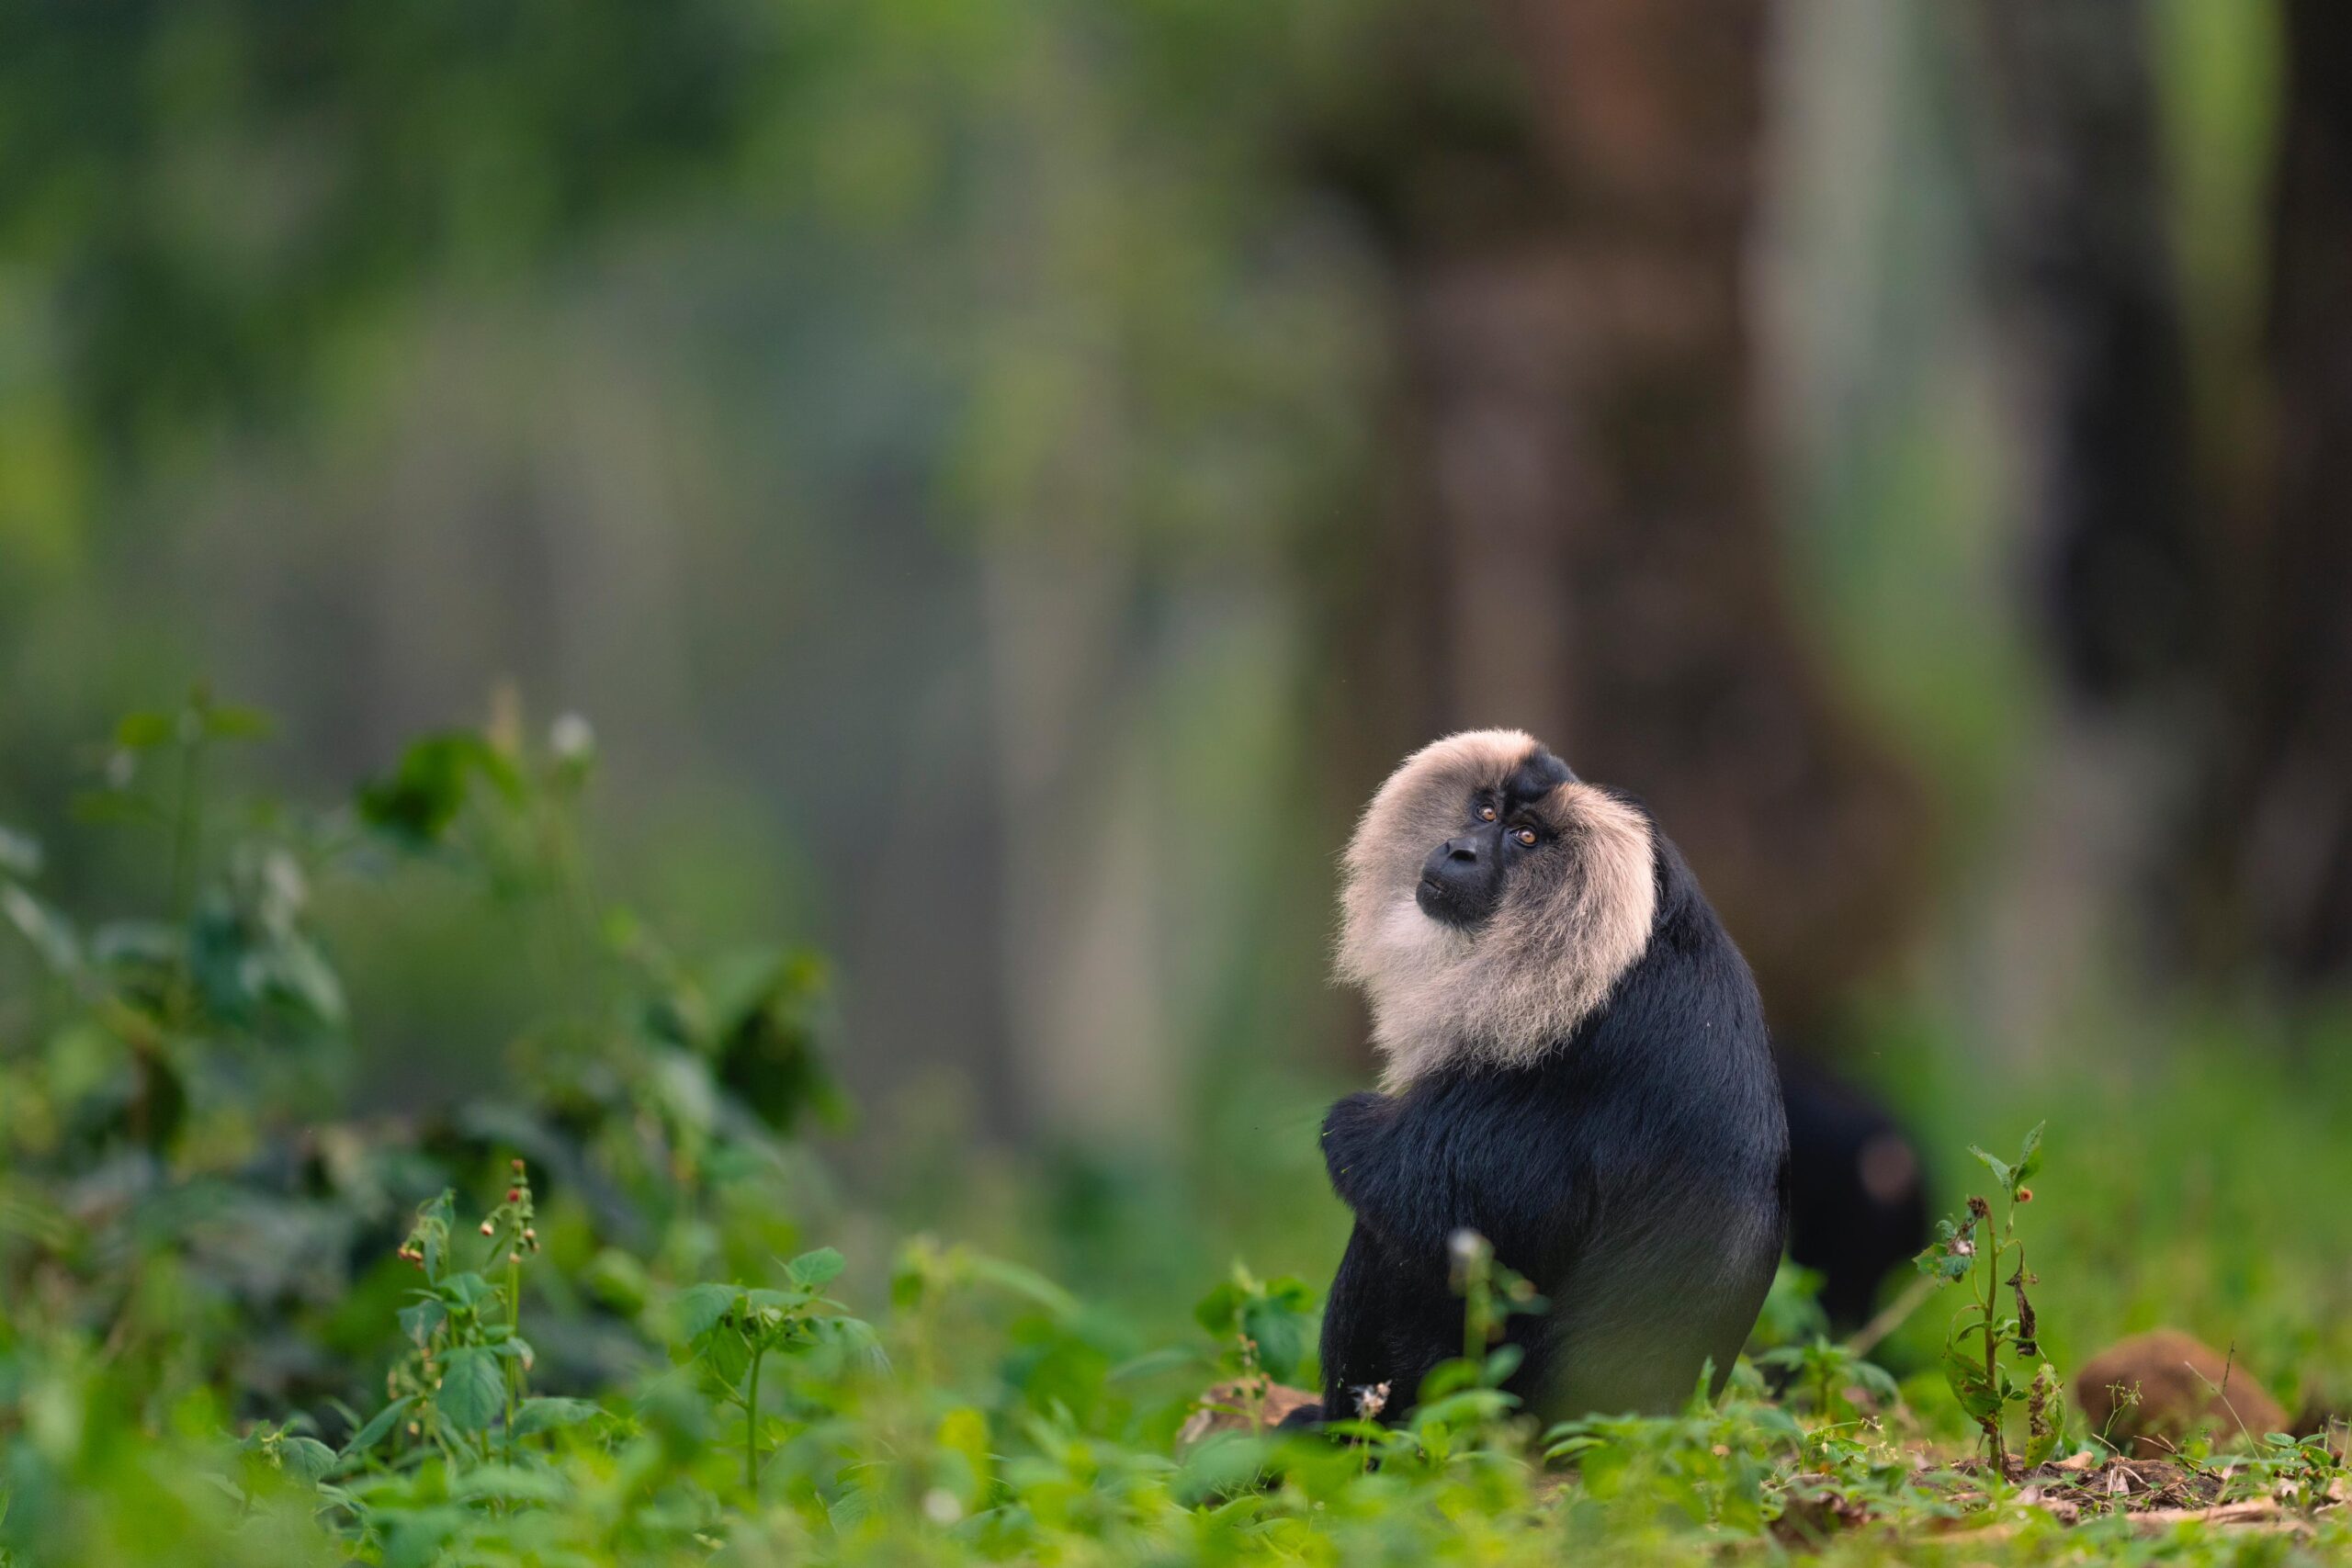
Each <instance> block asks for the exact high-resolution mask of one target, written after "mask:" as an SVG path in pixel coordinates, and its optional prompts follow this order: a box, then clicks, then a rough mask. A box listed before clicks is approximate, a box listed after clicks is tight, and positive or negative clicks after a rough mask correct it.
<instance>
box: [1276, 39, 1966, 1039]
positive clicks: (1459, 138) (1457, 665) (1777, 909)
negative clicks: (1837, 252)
mask: <svg viewBox="0 0 2352 1568" xmlns="http://www.w3.org/2000/svg"><path fill="white" fill-rule="evenodd" d="M1767 9H1768V8H1767V6H1765V5H1764V4H1763V3H1762V0H1733V3H1727V0H1498V3H1497V4H1495V5H1494V6H1492V7H1491V8H1490V9H1488V10H1487V11H1484V12H1480V13H1472V14H1470V19H1469V20H1468V21H1466V22H1465V21H1464V16H1463V14H1462V13H1459V12H1453V11H1447V12H1444V13H1443V14H1442V15H1430V14H1427V13H1424V14H1421V15H1420V16H1419V17H1418V18H1417V23H1418V25H1416V26H1412V27H1399V28H1397V29H1396V31H1395V32H1394V33H1393V34H1392V35H1390V36H1389V37H1388V39H1387V40H1386V43H1387V50H1388V56H1387V61H1386V68H1385V72H1384V73H1382V74H1381V76H1380V78H1379V81H1380V84H1381V90H1380V91H1378V92H1374V93H1366V94H1363V95H1362V99H1361V101H1362V103H1363V106H1364V107H1363V109H1362V110H1361V113H1360V116H1359V117H1358V118H1349V117H1347V116H1344V115H1342V116H1340V117H1339V118H1338V119H1337V121H1336V122H1335V123H1334V124H1333V125H1331V126H1329V127H1327V128H1326V135H1325V138H1324V140H1323V141H1322V142H1321V143H1320V145H1319V147H1318V152H1320V153H1321V155H1322V156H1323V158H1324V160H1325V163H1326V168H1327V172H1328V173H1329V175H1330V176H1331V177H1332V178H1333V179H1334V181H1335V182H1336V183H1338V184H1339V185H1340V186H1341V187H1342V188H1344V189H1345V190H1347V191H1348V192H1349V193H1351V196H1352V197H1355V198H1356V200H1357V201H1358V202H1359V203H1360V204H1361V205H1362V206H1363V209H1365V210H1367V211H1368V212H1369V213H1370V214H1371V215H1372V217H1373V219H1374V222H1375V223H1376V224H1377V226H1378V229H1379V231H1380V233H1381V234H1382V236H1383V238H1384V241H1385V245H1386V247H1387V251H1388V254H1389V256H1390V260H1391V265H1392V266H1393V269H1394V276H1395V278H1396V287H1397V332H1398V341H1399V354H1400V358H1401V368H1402V376H1403V379H1404V383H1405V396H1404V400H1403V406H1402V407H1401V408H1400V409H1399V410H1398V412H1397V423H1398V431H1397V444H1398V449H1399V451H1400V453H1401V455H1402V456H1401V460H1402V464H1403V466H1404V467H1405V468H1406V469H1407V470H1408V475H1409V476H1410V479H1409V484H1408V493H1407V494H1405V495H1404V496H1403V497H1401V498H1400V500H1399V504H1398V505H1397V508H1396V515H1395V516H1394V517H1393V518H1391V519H1390V520H1389V531H1388V533H1387V535H1386V536H1385V540H1384V548H1385V556H1382V557H1380V559H1381V562H1382V564H1381V565H1380V567H1379V568H1377V569H1376V570H1370V571H1367V572H1366V573H1365V574H1364V576H1363V583H1362V595H1361V597H1360V599H1359V601H1358V603H1357V604H1356V607H1355V613H1354V614H1353V615H1352V616H1351V621H1352V624H1353V626H1354V628H1355V646H1354V647H1353V648H1352V649H1350V650H1349V652H1348V653H1347V654H1346V655H1345V658H1346V662H1347V665H1348V667H1350V668H1353V669H1363V668H1367V667H1375V668H1379V667H1385V671H1387V672H1389V673H1391V674H1395V673H1403V674H1407V675H1408V676H1409V677H1411V681H1412V682H1415V683H1408V684H1403V685H1399V686H1398V687H1397V689H1399V690H1408V691H1409V690H1416V689H1418V691H1419V703H1418V705H1417V707H1416V708H1415V709H1412V710H1408V711H1393V712H1383V713H1376V714H1357V715H1354V716H1353V720H1352V721H1353V722H1356V723H1360V724H1363V725H1364V726H1366V727H1368V728H1369V729H1370V730H1371V731H1372V733H1371V734H1370V735H1368V736H1366V737H1364V738H1363V739H1362V740H1361V741H1360V742H1359V744H1357V745H1355V746H1352V747H1351V748H1350V749H1349V750H1350V752H1351V765H1354V764H1355V763H1363V764H1366V765H1364V766H1363V777H1365V778H1371V777H1376V776H1377V772H1378V764H1377V763H1375V762H1373V761H1371V757H1368V756H1366V753H1367V752H1369V753H1371V755H1372V756H1374V757H1377V758H1378V759H1380V760H1381V761H1388V760H1393V759H1394V758H1395V757H1397V756H1398V755H1401V754H1402V752H1403V751H1404V750H1407V749H1408V748H1409V747H1410V746H1411V745H1413V744H1416V743H1418V742H1419V740H1422V739H1427V738H1429V737H1430V735H1432V734H1435V733H1438V732H1440V731H1442V730H1444V729H1448V728H1461V727H1464V726H1471V725H1489V724H1501V725H1517V726H1521V727H1523V728H1528V729H1531V730H1532V731H1534V732H1535V733H1537V734H1538V735H1540V736H1542V737H1543V738H1544V739H1546V740H1548V741H1549V742H1551V743H1552V744H1553V745H1554V746H1555V747H1556V748H1558V749H1559V750H1560V751H1561V753H1562V755H1563V756H1564V757H1566V759H1567V761H1569V763H1570V764H1571V765H1572V766H1573V767H1575V768H1576V769H1577V771H1578V772H1579V773H1583V774H1585V775H1586V776H1588V777H1590V778H1594V779H1598V780H1601V781H1604V782H1607V783H1610V784H1619V785H1623V786H1625V787H1628V788H1630V789H1633V790H1634V791H1635V792H1637V793H1639V794H1640V795H1642V796H1644V797H1645V799H1646V800H1647V802H1648V803H1649V804H1650V806H1651V807H1652V808H1653V809H1654V810H1655V811H1656V812H1657V817H1658V818H1659V820H1660V821H1661V822H1662V823H1663V824H1664V825H1665V827H1666V829H1667V830H1668V832H1670V833H1671V834H1673V836H1674V837H1675V839H1676V840H1678V841H1679V843H1680V844H1681V846H1682V847H1683V849H1684V851H1685V852H1686V853H1687V854H1688V855H1689V857H1690V858H1691V862H1692V863H1693V864H1694V866H1695V867H1696V868H1697V870H1698V872H1699V874H1700V877H1701V879H1702V882H1703V883H1704V885H1705V886H1706V888H1707V890H1708V892H1709V894H1710V896H1711V897H1713V899H1714V901H1715V902H1716V904H1717V905H1718V907H1719V908H1721V909H1722V911H1723V913H1724V919H1725V920H1726V921H1727V923H1728V924H1729V925H1730V927H1731V929H1732V931H1733V932H1734V934H1735V935H1736V938H1737V939H1738V941H1739V942H1740V943H1741V945H1742V947H1743V948H1744V949H1745V951H1746V952H1747V954H1748V957H1749V959H1750V961H1751V962H1752V963H1753V964H1754V965H1755V967H1756V970H1757V973H1758V978H1759V980H1760V981H1761V982H1762V984H1763V987H1764V989H1765V993H1766V1000H1767V1005H1768V1008H1769V1010H1770V1015H1771V1017H1772V1019H1773V1021H1774V1023H1775V1026H1776V1027H1777V1028H1779V1029H1780V1030H1781V1031H1783V1032H1799V1033H1804V1032H1811V1031H1813V1030H1815V1028H1816V1027H1818V1026H1821V1025H1823V1024H1825V1023H1826V1021H1828V1019H1829V1018H1830V1017H1831V1015H1832V1014H1833V1013H1834V1010H1835V1008H1836V1004H1837V1002H1838V998H1840V997H1841V996H1842V995H1843V994H1844V993H1845V992H1846V991H1847V990H1848V989H1849V987H1850V986H1851V985H1852V984H1853V982H1854V981H1855V980H1856V979H1857V978H1859V977H1860V976H1861V975H1863V974H1864V973H1865V972H1866V971H1867V970H1869V969H1870V968H1871V967H1872V966H1873V965H1875V964H1879V963H1880V962H1881V961H1882V960H1883V959H1884V958H1885V957H1886V956H1887V955H1888V954H1889V953H1890V952H1891V950H1892V949H1894V947H1895V946H1896V945H1897V944H1898V943H1900V942H1902V941H1903V939H1904V937H1905V935H1906V933H1907V932H1908V931H1909V930H1910V929H1911V927H1912V924H1913V918H1912V917H1913V911H1914V909H1915V908H1916V907H1917V894H1918V892H1919V891H1920V887H1921V883H1920V874H1919V868H1920V866H1921V863H1922V861H1923V856H1922V853H1921V848H1922V846H1921V842H1920V840H1921V834H1922V828H1923V824H1922V820H1921V817H1922V811H1921V806H1920V802H1919V795H1918V792H1917V791H1916V790H1915V789H1913V788H1912V787H1911V786H1910V784H1909V781H1908V780H1907V779H1906V778H1905V776H1904V775H1903V774H1902V773H1900V772H1899V770H1898V769H1897V768H1896V767H1895V766H1894V764H1893V762H1892V761H1890V759H1889V757H1888V756H1887V754H1886V753H1885V752H1884V751H1883V750H1881V749H1880V748H1879V747H1878V746H1876V745H1875V744H1874V743H1873V742H1872V740H1871V738H1870V737H1869V736H1868V735H1866V734H1865V733H1863V732H1862V731H1861V729H1860V728H1858V726H1857V725H1856V724H1855V723H1854V721H1853V720H1852V718H1851V717H1850V716H1849V714H1848V713H1847V712H1846V711H1845V710H1844V709H1843V707H1842V706H1841V705H1840V703H1839V701H1838V694H1836V693H1835V692H1833V691H1832V690H1830V689H1829V687H1828V686H1827V685H1826V682H1825V681H1824V679H1823V678H1822V675H1821V672H1820V669H1819V666H1818V663H1817V661H1816V660H1815V658H1814V656H1813V652H1812V650H1811V649H1807V648H1806V647H1805V646H1804V644H1803V642H1802V641H1801V640H1800V638H1799V637H1797V635H1796V633H1795V631H1794V629H1793V625H1792V618H1791V615H1790V612H1789V607H1788V605H1787V604H1786V602H1785V599H1784V593H1783V587H1782V558H1781V547H1780V541H1779V539H1778V538H1777V536H1776V530H1775V528H1774V525H1773V523H1772V521H1771V518H1770V509H1769V506H1768V503H1767V498H1766V485H1765V483H1764V479H1763V474H1762V471H1761V464H1760V462H1759V457H1758V432H1757V429H1756V427H1755V426H1756V422H1755V420H1754V419H1753V417H1752V415H1753V411H1752V409H1751V407H1750V400H1751V393H1752V389H1753V388H1754V387H1755V385H1756V382H1757V377H1756V375H1755V374H1754V369H1755V367H1754V366H1753V364H1752V360H1751V353H1752V351H1751V344H1750V333H1749V322H1748V310H1747V295H1746V280H1745V276H1744V273H1745V262H1746V257H1745V254H1744V253H1745V247H1746V242H1747V234H1748V230H1749V224H1750V219H1751V216H1752V213H1753V208H1754V202H1755V187H1756V183H1757V164H1758V151H1759V139H1760V133H1761V130H1762V118H1763V116H1762V104H1761V97H1762V85H1763V80H1764V68H1765V58H1764V56H1765V50H1766V47H1767V31H1768V29H1767V26H1766V24H1767V20H1768V17H1767ZM1336 701H1337V702H1338V703H1339V704H1340V705H1341V706H1342V711H1346V709H1345V701H1346V699H1345V696H1344V694H1341V695H1340V696H1339V697H1338V698H1337V699H1336Z"/></svg>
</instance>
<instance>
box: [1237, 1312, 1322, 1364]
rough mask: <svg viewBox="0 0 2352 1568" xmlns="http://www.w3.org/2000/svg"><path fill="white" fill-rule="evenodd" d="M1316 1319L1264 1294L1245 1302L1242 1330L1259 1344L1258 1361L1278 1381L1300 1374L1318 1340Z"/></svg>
mask: <svg viewBox="0 0 2352 1568" xmlns="http://www.w3.org/2000/svg"><path fill="white" fill-rule="evenodd" d="M1313 1328H1314V1319H1313V1317H1312V1316H1311V1315H1309V1314H1306V1313H1303V1312H1300V1311H1299V1310H1297V1308H1295V1306H1293V1305H1292V1304H1290V1303H1288V1302H1285V1301H1280V1300H1276V1299H1275V1298H1273V1297H1271V1296H1260V1297H1257V1298H1256V1299H1254V1300H1251V1301H1250V1302H1248V1303H1244V1304H1243V1306H1242V1308H1241V1331H1242V1332H1243V1333H1244V1334H1247V1335H1248V1336H1249V1337H1250V1338H1251V1339H1254V1340H1256V1341H1257V1344H1258V1364H1259V1365H1260V1366H1261V1367H1263V1368H1264V1369H1265V1370H1266V1373H1267V1375H1268V1376H1270V1377H1272V1379H1273V1380H1274V1381H1275V1382H1292V1381H1293V1380H1294V1379H1295V1378H1296V1377H1297V1375H1298V1364H1299V1362H1301V1361H1302V1360H1304V1359H1306V1352H1307V1350H1308V1349H1309V1348H1311V1347H1312V1346H1313V1344H1314V1337H1313V1332H1312V1331H1313Z"/></svg>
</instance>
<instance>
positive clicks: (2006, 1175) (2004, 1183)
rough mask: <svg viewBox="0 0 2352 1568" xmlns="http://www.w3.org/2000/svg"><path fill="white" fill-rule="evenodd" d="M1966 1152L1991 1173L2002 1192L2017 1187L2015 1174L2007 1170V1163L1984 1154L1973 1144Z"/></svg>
mask: <svg viewBox="0 0 2352 1568" xmlns="http://www.w3.org/2000/svg"><path fill="white" fill-rule="evenodd" d="M1968 1152H1969V1153H1970V1154H1973V1155H1974V1156H1976V1157H1977V1158H1978V1159H1980V1160H1982V1161H1983V1162H1984V1163H1985V1169H1987V1170H1989V1171H1991V1172H1992V1173H1993V1179H1994V1180H1996V1181H1997V1182H1999V1183H2000V1184H2001V1187H2002V1189H2003V1190H2010V1189H2013V1188H2015V1187H2016V1186H2017V1173H2016V1172H2015V1171H2013V1170H2011V1169H2010V1168H2009V1166H2008V1162H2007V1161H2006V1160H2002V1159H1997V1158H1996V1157H1994V1156H1991V1155H1988V1154H1986V1153H1985V1151H1984V1150H1983V1149H1980V1148H1978V1147H1977V1146H1976V1145H1974V1144H1971V1145H1968Z"/></svg>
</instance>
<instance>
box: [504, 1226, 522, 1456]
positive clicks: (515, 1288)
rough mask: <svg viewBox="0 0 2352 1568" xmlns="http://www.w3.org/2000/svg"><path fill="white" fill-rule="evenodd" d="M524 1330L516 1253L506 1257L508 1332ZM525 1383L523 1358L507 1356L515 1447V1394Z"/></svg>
mask: <svg viewBox="0 0 2352 1568" xmlns="http://www.w3.org/2000/svg"><path fill="white" fill-rule="evenodd" d="M522 1332H523V1265H522V1264H521V1263H519V1262H517V1261H515V1255H514V1254H513V1253H511V1252H510V1253H508V1254H507V1258H506V1333H507V1336H508V1337H509V1338H510V1339H514V1338H520V1337H522ZM522 1383H523V1359H522V1357H521V1355H520V1354H519V1353H518V1354H516V1355H513V1356H509V1357H507V1358H506V1446H507V1448H508V1449H509V1450H512V1449H513V1448H514V1447H515V1394H516V1393H518V1392H519V1391H520V1389H521V1387H522Z"/></svg>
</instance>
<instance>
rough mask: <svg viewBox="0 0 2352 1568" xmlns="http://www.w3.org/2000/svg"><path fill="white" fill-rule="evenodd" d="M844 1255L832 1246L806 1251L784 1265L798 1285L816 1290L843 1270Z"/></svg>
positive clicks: (787, 1272)
mask: <svg viewBox="0 0 2352 1568" xmlns="http://www.w3.org/2000/svg"><path fill="white" fill-rule="evenodd" d="M784 1271H785V1273H786V1275H787V1276H789V1277H790V1279H791V1280H792V1282H793V1283H794V1284H796V1285H799V1286H802V1287H805V1288H806V1289H809V1290H811V1291H813V1290H816V1289H817V1288H818V1287H819V1286H820V1285H823V1284H824V1283H825V1282H826V1281H827V1280H831V1279H832V1278H833V1277H834V1276H836V1275H838V1274H839V1273H840V1272H841V1271H842V1255H841V1254H840V1253H838V1252H836V1251H834V1250H833V1249H832V1248H831V1247H819V1248H818V1249H817V1250H816V1251H814V1252H804V1253H802V1254H801V1255H800V1256H799V1257H797V1258H794V1259H793V1260H792V1261H791V1262H789V1263H787V1264H786V1265H785V1266H784Z"/></svg>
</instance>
